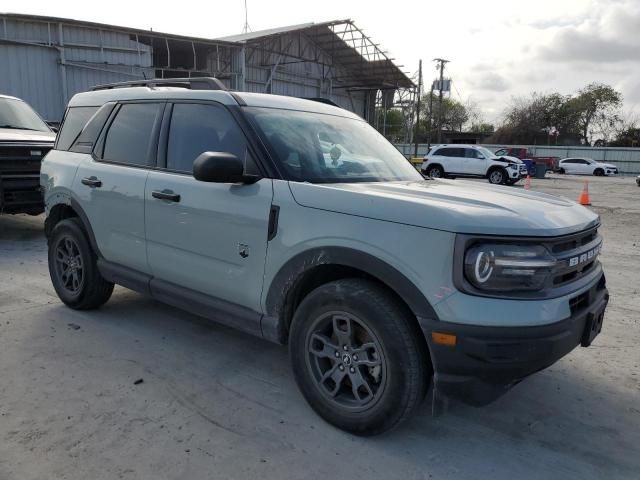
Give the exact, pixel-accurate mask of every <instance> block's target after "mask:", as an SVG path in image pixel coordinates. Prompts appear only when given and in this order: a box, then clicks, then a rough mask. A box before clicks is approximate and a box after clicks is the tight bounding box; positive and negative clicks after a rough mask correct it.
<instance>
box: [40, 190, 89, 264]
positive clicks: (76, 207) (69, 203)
mask: <svg viewBox="0 0 640 480" xmlns="http://www.w3.org/2000/svg"><path fill="white" fill-rule="evenodd" d="M64 200H65V201H59V202H57V203H56V204H55V205H52V206H51V207H50V210H49V214H48V215H47V218H46V219H45V233H47V232H49V231H50V230H51V229H52V228H53V226H49V225H48V222H49V215H50V213H51V211H52V210H53V209H54V208H55V207H57V206H58V205H64V206H65V207H69V208H71V209H72V210H73V211H74V212H75V213H76V214H77V215H78V218H79V219H80V221H81V222H82V226H83V227H84V231H85V232H86V233H87V237H88V240H89V244H90V245H91V248H93V251H94V252H96V255H98V257H100V258H101V257H102V255H101V254H100V249H99V248H98V243H97V242H96V236H95V234H94V233H93V228H91V222H89V217H88V216H87V214H86V213H85V211H84V209H83V208H82V207H81V206H80V203H79V202H78V201H77V200H76V199H75V198H73V197H72V196H66V198H64ZM47 236H48V234H47Z"/></svg>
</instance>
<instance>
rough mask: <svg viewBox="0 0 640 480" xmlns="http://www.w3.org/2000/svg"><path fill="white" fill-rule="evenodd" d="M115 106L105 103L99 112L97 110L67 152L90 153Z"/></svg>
mask: <svg viewBox="0 0 640 480" xmlns="http://www.w3.org/2000/svg"><path fill="white" fill-rule="evenodd" d="M115 105H116V104H115V103H107V104H105V105H103V106H102V107H101V108H100V110H98V111H97V112H96V113H95V114H94V115H93V116H92V117H91V118H90V119H89V122H88V123H87V124H86V125H85V127H84V128H83V129H82V132H81V133H80V135H78V138H76V140H75V142H73V145H72V146H71V148H70V149H69V151H71V152H76V153H91V151H92V150H93V145H94V144H95V142H96V140H97V139H98V135H100V131H101V130H102V127H103V126H104V124H105V122H106V121H107V118H109V115H110V114H111V111H112V110H113V107H115Z"/></svg>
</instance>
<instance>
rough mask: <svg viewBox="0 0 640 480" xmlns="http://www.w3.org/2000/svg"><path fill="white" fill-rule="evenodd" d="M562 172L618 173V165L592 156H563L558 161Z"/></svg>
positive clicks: (585, 173) (579, 173) (599, 174)
mask: <svg viewBox="0 0 640 480" xmlns="http://www.w3.org/2000/svg"><path fill="white" fill-rule="evenodd" d="M558 171H559V172H560V173H572V174H576V175H596V176H603V175H616V174H617V173H618V167H616V166H615V165H612V164H611V163H602V162H596V161H595V160H594V159H592V158H575V157H572V158H563V159H562V160H560V162H559V163H558Z"/></svg>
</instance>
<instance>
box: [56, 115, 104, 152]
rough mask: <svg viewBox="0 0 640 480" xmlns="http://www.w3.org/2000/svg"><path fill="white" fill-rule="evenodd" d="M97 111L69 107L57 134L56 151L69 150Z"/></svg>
mask: <svg viewBox="0 0 640 480" xmlns="http://www.w3.org/2000/svg"><path fill="white" fill-rule="evenodd" d="M97 110H98V107H70V108H69V109H68V110H67V114H66V115H65V117H64V123H63V124H62V129H61V130H60V133H59V134H58V141H57V143H56V150H69V147H71V145H72V144H73V142H74V141H75V139H76V138H77V137H78V135H79V134H80V132H81V131H82V129H83V128H84V126H85V125H86V124H87V121H88V120H89V119H90V118H91V117H92V116H93V114H94V113H96V111H97Z"/></svg>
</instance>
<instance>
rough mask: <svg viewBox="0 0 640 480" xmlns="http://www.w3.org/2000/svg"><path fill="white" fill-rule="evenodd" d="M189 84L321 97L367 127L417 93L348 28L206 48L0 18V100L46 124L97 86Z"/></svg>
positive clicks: (172, 39) (139, 33)
mask: <svg viewBox="0 0 640 480" xmlns="http://www.w3.org/2000/svg"><path fill="white" fill-rule="evenodd" d="M193 76H215V77H217V78H219V79H221V80H222V81H223V82H224V83H225V84H226V85H227V86H228V87H230V88H233V89H236V90H242V91H250V92H265V93H274V94H280V95H291V96H295V97H305V98H326V99H329V100H331V101H333V102H334V103H336V104H338V105H340V106H341V107H343V108H346V109H348V110H351V111H353V112H355V113H357V114H358V115H360V116H362V117H363V118H365V119H367V120H369V121H370V122H371V123H374V117H375V108H376V104H378V105H382V104H384V106H385V107H387V108H388V107H390V106H391V105H392V103H393V99H394V96H395V94H396V93H397V92H398V91H400V93H401V94H403V95H405V96H404V97H403V98H407V97H406V95H407V92H410V95H413V92H414V91H415V85H414V83H413V82H412V81H411V79H410V78H409V77H408V76H407V75H406V74H405V73H404V72H402V71H401V70H400V68H399V67H398V66H396V65H395V64H394V63H393V61H392V59H390V58H388V57H387V56H386V54H385V53H384V52H383V51H382V50H381V49H380V48H379V47H378V46H377V45H376V44H374V43H373V42H372V41H371V39H370V38H369V37H368V36H367V35H365V34H364V33H363V32H362V30H360V29H359V28H358V27H356V25H355V24H354V23H353V22H352V21H351V20H339V21H332V22H325V23H308V24H303V25H295V26H290V27H283V28H275V29H272V30H263V31H260V32H250V33H246V34H242V35H235V36H231V37H226V38H219V39H204V38H195V37H185V36H179V35H171V34H166V33H158V32H154V31H147V30H138V29H132V28H125V27H118V26H113V25H104V24H99V23H91V22H84V21H77V20H70V19H65V18H55V17H41V16H33V15H19V14H0V93H4V94H9V95H13V96H16V97H20V98H22V99H24V100H26V101H27V102H29V103H30V104H31V105H32V106H33V107H34V108H35V109H36V110H37V111H38V112H39V113H40V114H41V115H42V116H43V117H44V118H45V119H46V120H51V121H59V120H60V119H61V118H62V115H63V112H64V108H65V106H66V103H67V101H68V100H69V98H71V96H73V95H74V94H75V93H77V92H81V91H85V90H88V89H90V88H91V87H92V86H94V85H99V84H104V83H112V82H119V81H126V80H135V79H139V78H140V79H141V78H153V77H161V78H176V77H193ZM410 117H412V116H411V115H407V118H410ZM407 131H410V129H408V130H407Z"/></svg>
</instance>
